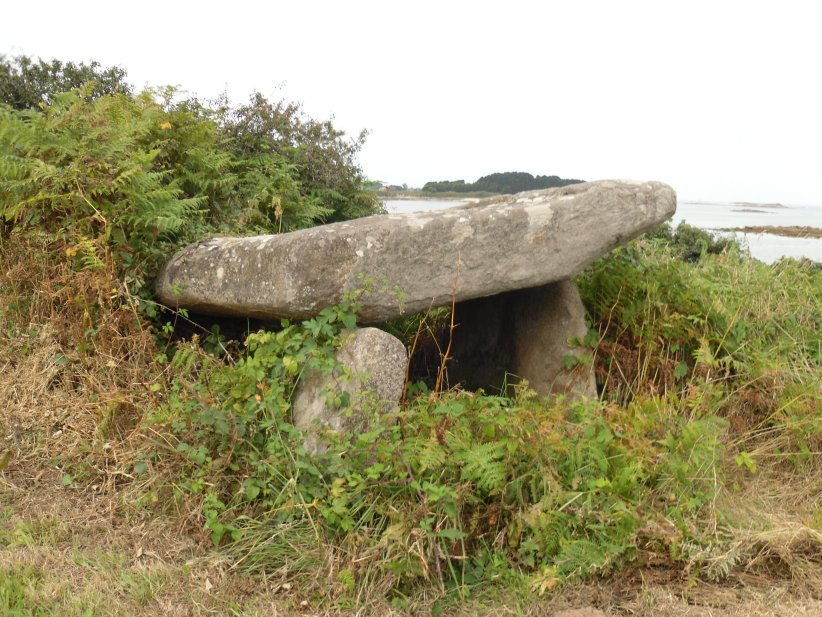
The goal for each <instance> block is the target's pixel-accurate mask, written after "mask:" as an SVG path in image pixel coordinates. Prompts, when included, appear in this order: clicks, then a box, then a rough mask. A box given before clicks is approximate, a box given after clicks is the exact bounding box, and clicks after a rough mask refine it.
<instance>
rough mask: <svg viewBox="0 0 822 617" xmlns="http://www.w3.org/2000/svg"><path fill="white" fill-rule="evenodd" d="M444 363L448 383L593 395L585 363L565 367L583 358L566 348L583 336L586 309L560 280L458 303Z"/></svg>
mask: <svg viewBox="0 0 822 617" xmlns="http://www.w3.org/2000/svg"><path fill="white" fill-rule="evenodd" d="M454 316H455V322H456V323H458V324H459V325H458V327H457V328H456V330H455V332H454V340H453V342H452V346H451V358H452V359H451V361H450V363H449V364H448V380H449V383H450V384H452V385H455V384H457V383H462V384H463V386H464V387H466V388H468V389H471V390H475V389H478V388H483V389H485V390H486V391H493V390H500V389H501V388H502V386H503V384H507V385H511V384H512V383H515V382H516V381H519V380H521V379H525V380H527V381H528V383H529V385H530V387H531V388H532V389H533V390H535V391H536V392H537V393H538V394H540V395H543V396H547V395H551V394H566V395H583V396H596V395H597V390H596V382H595V380H594V374H593V368H592V367H591V365H590V364H588V363H585V362H581V363H578V364H577V365H575V366H574V367H573V368H571V369H568V368H566V366H565V357H566V356H574V357H576V358H582V356H583V353H584V350H583V349H581V348H579V347H575V346H572V345H570V344H569V340H571V339H582V338H584V337H585V334H586V333H587V327H586V325H585V309H584V307H583V305H582V300H580V297H579V292H578V291H577V288H576V286H575V285H574V284H573V283H571V282H570V281H560V282H557V283H551V284H549V285H544V286H542V287H536V288H533V289H521V290H517V291H512V292H508V293H505V294H499V295H497V296H491V297H488V298H478V299H476V300H469V301H467V302H460V303H458V304H457V305H456V306H455V307H454Z"/></svg>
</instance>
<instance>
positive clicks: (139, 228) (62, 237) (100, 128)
mask: <svg viewBox="0 0 822 617" xmlns="http://www.w3.org/2000/svg"><path fill="white" fill-rule="evenodd" d="M24 65H25V66H29V65H30V63H29V64H26V63H24ZM61 66H62V65H61ZM96 66H97V65H93V66H92V67H91V68H90V69H89V70H92V69H94V70H96ZM82 74H83V75H85V73H82ZM72 75H74V73H72ZM62 83H63V82H62V81H60V80H56V81H54V80H53V81H51V82H47V83H43V84H41V85H42V86H43V88H45V91H46V92H47V93H48V96H47V101H48V104H45V103H44V104H43V105H42V106H41V108H40V109H24V110H22V111H18V110H14V109H12V108H10V107H2V106H0V223H2V225H1V226H0V232H1V233H2V236H3V237H8V236H9V235H10V234H11V232H12V230H13V229H17V230H19V231H22V232H26V233H28V232H36V233H43V232H45V233H47V234H49V235H50V236H52V237H53V238H54V239H55V240H57V241H58V242H60V243H61V245H62V246H63V250H64V251H65V254H66V256H67V257H69V258H70V259H72V260H74V261H75V263H76V267H77V269H80V270H82V269H96V268H101V267H102V266H103V265H104V264H107V263H112V264H114V266H115V268H116V269H118V270H119V271H120V272H121V273H122V274H123V276H125V273H126V272H127V273H128V275H127V278H128V279H129V282H130V289H131V290H132V291H139V290H140V289H142V288H144V286H145V284H146V282H147V281H148V280H150V279H151V277H152V276H153V275H154V273H155V272H156V270H157V268H158V267H159V265H160V264H161V263H162V261H164V260H165V259H166V258H167V257H168V255H169V254H170V253H171V252H173V251H174V250H175V249H176V248H178V247H179V246H181V245H182V244H184V243H186V242H190V241H193V240H196V239H199V238H201V237H203V236H206V235H209V234H213V233H215V232H219V233H229V234H232V233H233V234H243V233H272V232H274V233H279V232H285V231H291V230H294V229H299V228H303V227H308V226H311V225H315V224H317V223H318V222H326V221H331V220H342V219H346V218H351V217H354V216H362V215H364V214H371V213H374V212H376V211H378V210H379V202H378V201H377V200H376V197H375V196H374V194H373V193H372V192H371V191H368V190H366V189H365V188H364V184H363V182H364V179H363V177H362V175H361V172H360V170H359V168H358V167H357V165H356V155H357V153H358V151H359V148H360V146H361V145H362V140H363V139H364V136H360V138H359V139H358V140H356V141H354V142H348V141H346V140H345V139H344V135H343V133H341V132H340V131H337V130H336V129H334V127H333V126H332V124H331V123H330V122H317V121H314V120H312V119H310V118H307V117H305V116H304V115H303V114H301V113H300V112H299V108H298V107H296V106H293V105H292V106H287V105H285V104H283V103H279V104H277V105H272V104H270V103H268V102H267V101H266V100H265V99H263V98H262V97H260V96H259V95H257V96H256V97H255V98H254V99H253V103H252V105H250V106H247V107H242V108H240V109H239V110H237V111H236V112H230V111H228V110H226V109H225V108H219V107H218V108H217V109H212V108H209V107H207V106H205V105H202V104H201V103H200V102H199V101H197V100H196V99H186V100H182V101H177V100H175V99H176V98H178V95H177V93H176V92H175V91H174V90H173V89H166V90H163V91H159V92H143V93H142V94H140V95H138V96H131V95H130V94H128V93H117V94H106V95H101V93H100V91H99V87H98V86H97V85H95V83H94V82H88V83H86V84H84V85H82V87H80V88H78V89H75V90H73V91H71V92H55V91H53V90H52V88H54V87H58V86H59V85H60V84H62Z"/></svg>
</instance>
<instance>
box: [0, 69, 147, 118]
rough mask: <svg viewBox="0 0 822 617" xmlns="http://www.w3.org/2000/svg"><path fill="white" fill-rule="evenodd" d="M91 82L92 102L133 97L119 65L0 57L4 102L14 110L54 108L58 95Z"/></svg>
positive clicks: (0, 97) (0, 89)
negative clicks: (108, 97)
mask: <svg viewBox="0 0 822 617" xmlns="http://www.w3.org/2000/svg"><path fill="white" fill-rule="evenodd" d="M88 82H93V86H92V87H91V88H90V89H89V90H88V93H87V95H88V97H89V98H91V99H95V98H98V97H100V96H103V95H105V94H117V93H119V94H129V95H130V94H132V87H131V85H130V84H129V83H128V82H126V71H125V70H124V69H121V68H120V67H117V66H112V67H108V68H104V67H103V66H102V65H101V64H100V63H99V62H95V61H92V62H90V63H89V64H85V63H83V62H81V63H79V64H75V63H74V62H65V63H64V62H61V61H60V60H52V61H51V62H46V61H45V60H43V59H42V58H38V59H37V60H34V59H32V58H29V57H27V56H15V57H13V58H9V57H7V56H4V55H0V103H5V104H6V105H8V106H10V107H12V108H13V109H18V110H19V109H37V108H39V107H40V106H41V105H50V104H51V103H53V102H54V96H55V94H57V93H58V92H67V91H69V90H73V89H75V88H79V87H81V86H83V85H84V84H86V83H88Z"/></svg>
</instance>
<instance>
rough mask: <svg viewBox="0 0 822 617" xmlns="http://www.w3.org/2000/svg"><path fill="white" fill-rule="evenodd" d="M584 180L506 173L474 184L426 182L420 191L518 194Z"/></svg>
mask: <svg viewBox="0 0 822 617" xmlns="http://www.w3.org/2000/svg"><path fill="white" fill-rule="evenodd" d="M580 182H584V180H574V179H566V178H560V177H559V176H536V177H534V176H532V175H531V174H529V173H526V172H523V171H506V172H504V173H495V174H490V175H488V176H483V177H482V178H480V179H479V180H477V181H476V182H466V181H465V180H443V181H440V182H426V183H425V186H423V187H422V190H423V191H425V192H426V193H448V192H455V193H472V192H475V191H485V192H488V193H506V194H508V193H519V192H521V191H533V190H536V189H549V188H554V187H557V186H567V185H569V184H579V183H580Z"/></svg>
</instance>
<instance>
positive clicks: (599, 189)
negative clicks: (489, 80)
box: [155, 180, 676, 323]
mask: <svg viewBox="0 0 822 617" xmlns="http://www.w3.org/2000/svg"><path fill="white" fill-rule="evenodd" d="M675 210H676V193H675V192H674V190H673V189H672V188H671V187H670V186H668V185H666V184H663V183H661V182H637V181H623V180H601V181H597V182H587V183H584V184H574V185H570V186H565V187H561V188H556V189H547V190H541V191H529V192H525V193H518V194H516V195H506V196H502V197H496V198H492V199H488V200H484V201H480V202H477V203H474V204H468V205H464V206H458V207H456V208H450V209H447V210H440V211H436V212H418V213H413V214H383V215H377V216H370V217H365V218H361V219H356V220H352V221H346V222H342V223H333V224H330V225H322V226H319V227H312V228H310V229H303V230H300V231H294V232H291V233H286V234H277V235H265V236H253V237H246V238H211V239H208V240H204V241H202V242H200V243H198V244H195V245H192V246H189V247H187V248H185V249H184V250H183V251H182V252H180V253H178V254H177V255H175V256H174V257H173V258H172V259H171V260H170V261H169V262H168V263H167V264H166V265H165V267H164V268H163V269H162V271H161V272H160V274H159V275H158V277H157V280H156V282H155V286H156V291H157V295H158V297H159V298H160V300H161V301H162V302H163V303H165V304H166V305H168V306H171V307H180V308H186V309H189V310H191V311H192V312H197V313H204V314H209V315H223V316H242V317H256V318H261V319H277V318H284V317H285V318H296V319H303V318H308V317H311V316H313V315H316V314H317V313H318V312H319V311H320V310H322V309H323V308H325V307H328V306H333V305H335V304H338V303H339V302H340V301H341V300H342V299H343V295H344V294H345V292H348V291H352V290H358V289H363V288H366V287H367V288H369V291H366V292H364V293H362V295H360V297H359V299H358V300H359V302H361V304H362V311H361V313H360V321H361V322H363V323H377V322H382V321H386V320H389V319H393V318H396V317H398V316H400V315H401V314H403V313H407V312H416V311H421V310H425V309H427V308H428V307H429V306H431V305H432V304H433V305H434V306H442V305H446V304H450V303H451V301H452V297H454V299H455V300H456V301H462V300H469V299H472V298H480V297H485V296H491V295H496V294H499V293H504V292H507V291H512V290H515V289H524V288H531V287H538V286H541V285H545V284H547V283H552V282H555V281H561V280H565V279H568V278H570V277H572V276H574V275H575V274H577V273H579V272H580V271H581V270H582V269H583V268H585V266H587V265H588V264H589V263H591V262H592V261H594V260H595V259H597V258H598V257H600V256H601V255H603V254H604V253H606V252H608V251H609V250H611V249H612V248H614V247H615V246H618V245H620V244H624V243H626V242H628V241H629V240H631V239H632V238H634V237H636V236H638V235H640V234H642V233H643V232H645V231H647V230H649V229H651V228H653V227H654V226H656V225H658V224H660V223H662V222H663V221H665V220H667V219H669V218H670V217H671V216H672V215H673V214H674V212H675Z"/></svg>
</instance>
